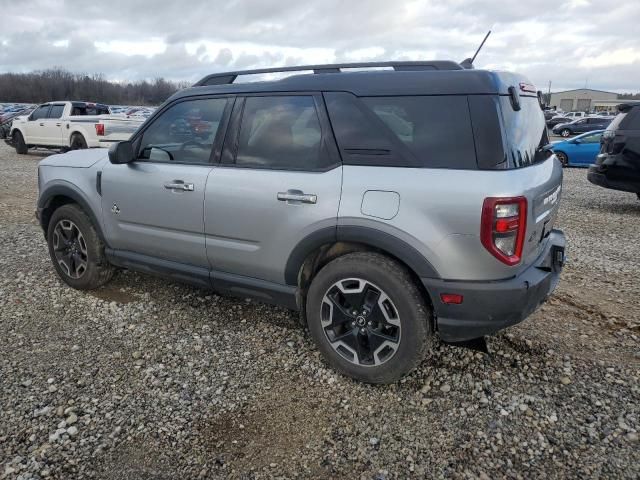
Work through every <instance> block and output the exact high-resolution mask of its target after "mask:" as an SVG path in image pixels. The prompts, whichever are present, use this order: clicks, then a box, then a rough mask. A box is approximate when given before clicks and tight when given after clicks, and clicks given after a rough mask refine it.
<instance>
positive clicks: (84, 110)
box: [71, 105, 109, 116]
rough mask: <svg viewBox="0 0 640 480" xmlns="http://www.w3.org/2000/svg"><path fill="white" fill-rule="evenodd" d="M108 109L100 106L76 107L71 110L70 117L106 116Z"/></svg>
mask: <svg viewBox="0 0 640 480" xmlns="http://www.w3.org/2000/svg"><path fill="white" fill-rule="evenodd" d="M108 114H109V109H108V108H107V107H105V106H102V105H78V106H74V107H73V108H72V109H71V116H83V115H108Z"/></svg>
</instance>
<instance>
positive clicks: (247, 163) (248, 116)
mask: <svg viewBox="0 0 640 480" xmlns="http://www.w3.org/2000/svg"><path fill="white" fill-rule="evenodd" d="M329 163H330V161H329V158H328V155H327V154H326V152H325V149H324V148H323V142H322V129H321V127H320V120H319V118H318V112H317V110H316V106H315V101H314V99H313V97H312V96H302V95H295V96H273V97H248V98H247V99H246V100H245V106H244V112H243V114H242V123H241V125H240V137H239V140H238V152H237V155H236V165H238V166H241V167H252V168H270V169H281V170H318V169H322V168H324V167H326V166H328V164H329Z"/></svg>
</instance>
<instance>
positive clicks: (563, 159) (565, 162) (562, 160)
mask: <svg viewBox="0 0 640 480" xmlns="http://www.w3.org/2000/svg"><path fill="white" fill-rule="evenodd" d="M556 157H558V160H560V163H561V164H562V166H563V167H568V166H569V157H567V154H566V153H564V152H556Z"/></svg>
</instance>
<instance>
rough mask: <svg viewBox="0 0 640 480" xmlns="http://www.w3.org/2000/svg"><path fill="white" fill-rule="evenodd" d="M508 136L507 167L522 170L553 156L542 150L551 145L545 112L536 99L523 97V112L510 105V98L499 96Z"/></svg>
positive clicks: (506, 141)
mask: <svg viewBox="0 0 640 480" xmlns="http://www.w3.org/2000/svg"><path fill="white" fill-rule="evenodd" d="M499 101H500V110H501V111H502V122H503V131H504V135H505V148H506V152H505V153H506V157H507V162H508V167H507V168H521V167H527V166H529V165H533V164H534V163H538V162H542V161H544V160H546V159H547V158H549V156H550V155H551V154H550V152H549V151H547V150H543V147H544V146H545V145H547V144H548V143H549V137H548V135H547V126H546V124H545V121H544V113H543V112H542V109H541V108H540V104H539V102H538V98H537V97H525V96H521V97H520V107H521V108H520V110H518V111H516V110H514V109H513V107H512V105H511V100H510V97H508V96H500V100H499Z"/></svg>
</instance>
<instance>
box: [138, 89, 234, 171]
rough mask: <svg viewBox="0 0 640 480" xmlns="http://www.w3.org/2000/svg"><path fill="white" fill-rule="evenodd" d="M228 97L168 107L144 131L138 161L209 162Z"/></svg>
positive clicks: (199, 100)
mask: <svg viewBox="0 0 640 480" xmlns="http://www.w3.org/2000/svg"><path fill="white" fill-rule="evenodd" d="M226 105H227V99H226V98H205V99H198V100H188V101H185V102H180V103H177V104H175V105H172V106H171V107H169V108H168V109H167V110H166V111H164V112H163V113H162V114H161V115H160V116H159V117H158V118H157V119H155V120H154V122H153V123H152V124H151V125H150V126H149V128H147V130H145V132H144V134H143V135H142V139H141V141H140V147H139V149H138V159H141V160H150V161H155V162H176V163H208V162H209V159H210V157H211V150H212V148H213V144H214V142H215V139H216V135H217V133H218V129H219V127H220V124H221V123H222V118H223V115H224V110H225V107H226Z"/></svg>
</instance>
